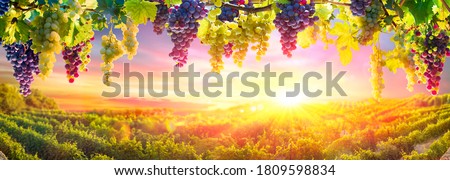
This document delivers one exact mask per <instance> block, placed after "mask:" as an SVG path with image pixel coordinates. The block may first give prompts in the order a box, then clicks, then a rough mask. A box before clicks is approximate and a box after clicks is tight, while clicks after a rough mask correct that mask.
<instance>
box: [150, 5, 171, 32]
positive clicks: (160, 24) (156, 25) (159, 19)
mask: <svg viewBox="0 0 450 180" xmlns="http://www.w3.org/2000/svg"><path fill="white" fill-rule="evenodd" d="M156 2H158V3H159V4H158V5H157V8H158V12H156V19H155V21H153V32H155V33H156V34H157V35H160V34H162V32H163V30H164V29H165V24H166V23H167V20H168V19H169V8H167V5H166V4H165V3H164V0H156Z"/></svg>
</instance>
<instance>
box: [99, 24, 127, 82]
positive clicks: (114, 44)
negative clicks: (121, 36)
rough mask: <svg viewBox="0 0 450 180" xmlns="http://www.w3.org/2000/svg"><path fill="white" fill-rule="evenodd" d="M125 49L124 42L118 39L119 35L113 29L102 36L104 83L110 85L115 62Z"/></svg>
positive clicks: (101, 52) (101, 50) (101, 51)
mask: <svg viewBox="0 0 450 180" xmlns="http://www.w3.org/2000/svg"><path fill="white" fill-rule="evenodd" d="M124 53H125V50H124V48H123V45H122V42H121V41H119V40H117V37H116V35H115V34H114V33H112V31H110V32H109V34H108V35H103V36H102V49H100V54H101V55H102V60H103V63H102V64H101V67H102V71H103V74H104V79H103V80H104V84H106V85H108V86H109V85H110V83H111V81H110V79H109V78H110V76H111V70H112V69H113V68H114V64H113V62H114V61H116V60H118V59H119V58H120V57H121V56H123V54H124Z"/></svg>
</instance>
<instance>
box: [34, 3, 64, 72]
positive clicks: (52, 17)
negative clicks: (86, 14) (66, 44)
mask: <svg viewBox="0 0 450 180" xmlns="http://www.w3.org/2000/svg"><path fill="white" fill-rule="evenodd" d="M68 21H69V19H68V18H67V15H66V14H65V13H64V12H63V11H61V10H60V8H59V6H54V7H50V8H48V9H47V10H45V11H44V14H43V16H37V17H36V18H35V19H34V20H33V22H32V25H33V26H34V27H35V29H34V30H33V31H32V32H31V33H30V34H31V39H33V45H32V46H31V49H33V51H34V52H36V53H37V52H40V55H39V58H40V61H39V69H40V70H41V74H40V76H41V77H42V78H43V79H45V78H47V77H48V76H49V75H50V74H51V72H52V70H53V66H54V63H55V62H56V57H55V53H57V54H59V53H61V51H62V42H61V39H62V37H61V35H60V34H62V32H63V31H64V28H65V27H66V25H67V23H68Z"/></svg>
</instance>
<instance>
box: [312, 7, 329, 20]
mask: <svg viewBox="0 0 450 180" xmlns="http://www.w3.org/2000/svg"><path fill="white" fill-rule="evenodd" d="M331 14H333V6H331V4H317V5H316V13H315V15H316V16H318V17H319V19H320V20H324V21H325V20H328V19H330V17H331Z"/></svg>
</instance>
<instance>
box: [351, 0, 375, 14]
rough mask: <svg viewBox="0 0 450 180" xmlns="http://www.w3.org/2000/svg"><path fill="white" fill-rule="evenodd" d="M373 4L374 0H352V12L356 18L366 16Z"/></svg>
mask: <svg viewBox="0 0 450 180" xmlns="http://www.w3.org/2000/svg"><path fill="white" fill-rule="evenodd" d="M371 3H372V0H351V4H350V10H351V11H352V14H353V15H354V16H365V15H366V9H367V8H368V7H369V6H370V4H371Z"/></svg>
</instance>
